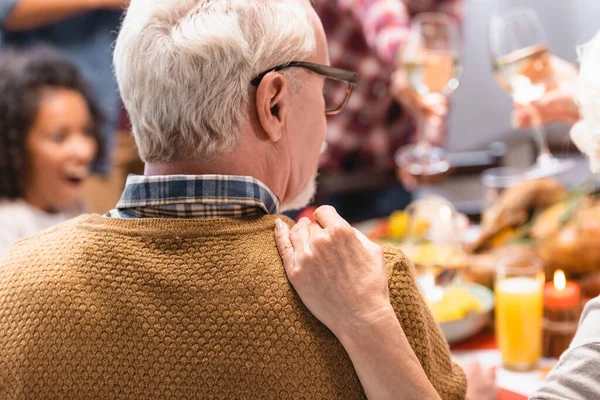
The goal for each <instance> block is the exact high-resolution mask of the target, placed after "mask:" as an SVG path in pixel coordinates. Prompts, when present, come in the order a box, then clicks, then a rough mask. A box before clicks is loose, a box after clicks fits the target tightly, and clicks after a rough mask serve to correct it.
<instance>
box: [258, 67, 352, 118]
mask: <svg viewBox="0 0 600 400" xmlns="http://www.w3.org/2000/svg"><path fill="white" fill-rule="evenodd" d="M292 67H298V68H305V69H308V70H310V71H313V72H315V73H317V74H319V75H322V76H324V77H325V86H324V88H323V95H324V97H325V114H326V115H335V114H338V113H339V112H340V111H342V109H343V108H344V107H345V106H346V104H348V100H350V95H351V94H352V90H353V89H354V85H356V82H357V81H358V73H356V72H352V71H347V70H345V69H340V68H334V67H330V66H328V65H322V64H313V63H309V62H304V61H291V62H288V63H285V64H281V65H278V66H276V67H273V68H270V69H268V70H266V71H264V72H263V73H261V74H260V75H258V76H257V77H256V78H254V79H252V81H251V82H250V83H251V84H252V85H253V86H256V87H258V85H260V82H261V81H262V80H263V78H264V77H265V75H267V74H268V73H270V72H273V71H281V70H283V69H286V68H292Z"/></svg>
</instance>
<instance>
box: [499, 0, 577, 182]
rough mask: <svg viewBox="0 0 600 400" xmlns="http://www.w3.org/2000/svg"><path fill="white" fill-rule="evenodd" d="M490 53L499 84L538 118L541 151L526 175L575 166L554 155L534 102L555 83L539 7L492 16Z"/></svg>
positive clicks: (548, 173)
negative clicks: (537, 12) (537, 8)
mask: <svg viewBox="0 0 600 400" xmlns="http://www.w3.org/2000/svg"><path fill="white" fill-rule="evenodd" d="M490 53H491V57H492V64H493V69H494V74H495V76H496V80H497V81H498V84H499V85H500V87H501V88H502V89H504V90H505V91H507V92H508V93H509V94H510V95H511V96H512V97H513V100H514V101H515V103H518V104H521V105H522V106H525V108H526V109H528V110H529V112H530V113H531V117H532V121H533V122H534V127H533V130H534V134H535V139H536V142H537V145H538V148H539V155H538V158H537V161H536V163H535V164H534V165H533V166H532V167H530V168H528V169H526V170H524V171H523V177H524V178H525V179H535V178H542V177H546V176H552V175H557V174H560V173H562V172H565V171H567V170H569V169H571V168H573V166H574V165H575V163H574V161H573V160H568V159H558V158H556V157H554V156H553V155H552V153H551V152H550V149H549V147H548V143H547V140H546V132H545V130H544V127H543V126H542V125H541V123H540V117H539V115H538V112H537V110H536V109H535V108H534V107H532V106H530V105H531V103H532V102H534V101H536V100H538V99H540V98H541V97H542V96H543V95H544V94H545V93H546V92H547V91H548V90H549V89H550V88H551V87H552V86H553V85H554V75H553V72H552V65H551V58H552V55H551V54H550V51H549V50H548V46H547V45H546V37H545V33H544V29H543V28H542V25H541V23H540V21H539V19H538V17H537V14H536V13H535V11H534V10H532V9H531V8H526V7H520V8H515V9H512V10H509V11H507V12H504V13H500V14H496V15H494V16H492V19H491V21H490Z"/></svg>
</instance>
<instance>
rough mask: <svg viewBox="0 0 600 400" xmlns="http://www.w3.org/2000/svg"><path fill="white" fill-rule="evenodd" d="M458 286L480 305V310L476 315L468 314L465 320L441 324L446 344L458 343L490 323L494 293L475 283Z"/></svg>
mask: <svg viewBox="0 0 600 400" xmlns="http://www.w3.org/2000/svg"><path fill="white" fill-rule="evenodd" d="M460 286H462V287H464V288H466V289H467V290H468V291H469V292H471V294H473V295H474V296H475V297H477V299H478V300H479V302H480V303H481V307H482V310H481V311H480V312H476V313H469V314H468V315H467V316H466V317H465V318H463V319H460V320H456V321H448V322H441V323H440V328H441V329H442V333H443V334H444V337H445V338H446V340H447V341H448V343H450V344H453V343H458V342H460V341H463V340H465V339H468V338H470V337H471V336H473V335H475V334H477V333H478V332H479V331H481V330H482V329H483V328H484V327H485V326H486V325H487V324H488V323H489V321H490V318H491V312H492V309H493V308H494V293H493V292H492V291H491V290H490V289H488V288H486V287H485V286H482V285H478V284H476V283H461V284H460Z"/></svg>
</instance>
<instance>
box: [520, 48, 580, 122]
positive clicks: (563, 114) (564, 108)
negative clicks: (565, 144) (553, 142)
mask: <svg viewBox="0 0 600 400" xmlns="http://www.w3.org/2000/svg"><path fill="white" fill-rule="evenodd" d="M551 63H552V70H553V72H554V80H555V84H554V86H553V87H552V88H550V90H548V91H547V92H546V93H545V94H544V95H543V96H542V97H541V98H540V99H539V100H536V101H534V102H532V103H531V106H533V107H534V108H535V109H536V111H537V114H539V118H540V120H539V123H541V124H542V125H547V124H550V123H553V122H563V123H567V124H574V123H575V122H577V121H578V120H579V118H580V115H579V107H578V106H577V104H576V103H575V98H574V96H575V88H576V84H577V78H578V76H579V71H578V70H577V67H575V65H573V64H571V63H570V62H568V61H565V60H563V59H561V58H558V57H554V56H553V57H552V61H551ZM512 119H513V125H514V126H515V127H516V128H531V127H532V126H534V124H535V123H538V121H536V120H535V119H534V118H533V117H532V113H531V112H530V111H528V109H527V106H526V105H521V104H515V110H514V111H513V116H512Z"/></svg>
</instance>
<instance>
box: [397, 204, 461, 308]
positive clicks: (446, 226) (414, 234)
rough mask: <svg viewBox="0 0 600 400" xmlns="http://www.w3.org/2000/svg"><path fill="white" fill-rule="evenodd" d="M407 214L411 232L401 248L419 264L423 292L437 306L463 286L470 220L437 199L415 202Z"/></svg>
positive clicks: (417, 268)
mask: <svg viewBox="0 0 600 400" xmlns="http://www.w3.org/2000/svg"><path fill="white" fill-rule="evenodd" d="M406 213H407V215H408V217H409V218H408V220H409V229H408V232H407V236H406V239H405V240H404V242H403V243H402V245H401V248H402V250H403V251H404V253H405V254H406V255H407V257H409V259H411V260H412V262H413V263H414V264H415V268H416V274H417V284H418V286H419V288H420V290H421V291H422V292H423V294H424V295H425V297H426V298H427V299H428V300H429V301H430V302H431V303H436V302H438V301H440V300H441V299H442V297H443V293H444V290H445V289H446V288H447V287H448V286H450V285H452V284H455V283H458V282H459V280H460V275H461V273H462V270H463V269H464V267H465V265H466V253H465V251H464V248H463V243H462V240H463V238H464V234H465V232H466V229H467V227H468V224H469V222H468V218H467V217H466V216H465V215H464V214H461V213H459V212H457V211H456V209H455V208H454V206H453V205H452V204H451V203H450V202H449V201H447V200H445V199H443V198H441V197H437V196H431V197H426V198H423V199H420V200H416V201H414V202H412V203H411V204H410V205H409V206H408V207H407V208H406Z"/></svg>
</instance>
